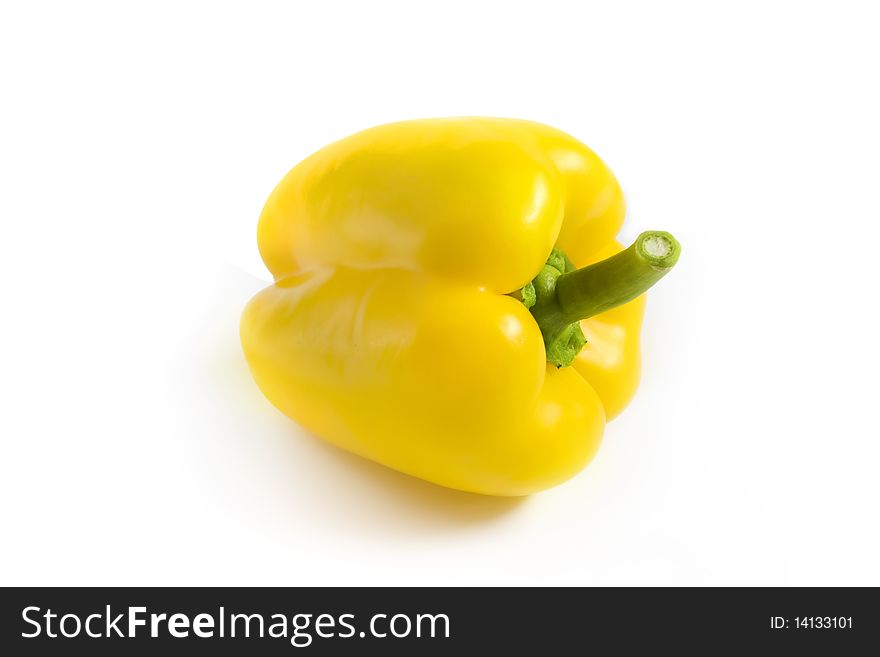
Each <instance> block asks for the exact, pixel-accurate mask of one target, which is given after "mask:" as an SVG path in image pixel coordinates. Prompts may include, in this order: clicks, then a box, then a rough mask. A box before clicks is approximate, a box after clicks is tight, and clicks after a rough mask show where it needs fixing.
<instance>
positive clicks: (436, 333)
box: [241, 118, 680, 495]
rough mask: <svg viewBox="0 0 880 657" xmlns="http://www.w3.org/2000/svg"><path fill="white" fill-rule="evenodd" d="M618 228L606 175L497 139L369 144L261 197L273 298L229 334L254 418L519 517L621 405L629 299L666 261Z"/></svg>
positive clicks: (536, 143)
mask: <svg viewBox="0 0 880 657" xmlns="http://www.w3.org/2000/svg"><path fill="white" fill-rule="evenodd" d="M624 214H625V205H624V200H623V195H622V193H621V190H620V187H619V185H618V183H617V181H616V180H615V178H614V176H613V174H612V173H611V171H610V170H609V169H608V167H607V166H605V164H604V163H603V162H602V161H601V160H600V159H599V158H598V157H597V156H596V154H595V153H593V152H592V151H591V150H590V149H589V148H587V147H586V146H584V145H583V144H581V143H580V142H578V141H577V140H575V139H574V138H572V137H570V136H569V135H567V134H565V133H563V132H561V131H559V130H556V129H554V128H550V127H548V126H544V125H541V124H537V123H532V122H528V121H520V120H513V119H495V118H452V119H430V120H419V121H407V122H403V123H395V124H389V125H383V126H379V127H376V128H372V129H369V130H366V131H364V132H361V133H358V134H355V135H352V136H350V137H348V138H346V139H343V140H341V141H338V142H335V143H333V144H330V145H329V146H327V147H325V148H323V149H322V150H320V151H318V152H317V153H315V154H314V155H312V156H310V157H309V158H307V159H306V160H304V161H303V162H301V163H300V164H298V165H297V166H296V167H294V169H292V170H291V171H290V172H289V173H288V174H287V175H286V176H285V177H284V179H283V180H282V181H281V182H280V183H279V185H278V186H277V187H276V188H275V190H274V191H273V192H272V194H271V196H270V197H269V199H268V201H267V202H266V205H265V207H264V209H263V212H262V215H261V216H260V221H259V227H258V243H259V247H260V253H261V255H262V257H263V260H264V261H265V263H266V265H267V266H268V268H269V269H270V271H271V272H272V274H273V275H274V278H275V283H274V285H271V286H270V287H268V288H266V289H265V290H263V291H262V292H260V293H259V294H257V295H256V296H255V297H254V298H253V299H252V300H251V301H250V303H249V304H248V305H247V307H246V308H245V311H244V313H243V316H242V320H241V340H242V346H243V348H244V353H245V356H246V359H247V362H248V364H249V367H250V369H251V372H252V374H253V376H254V378H255V380H256V382H257V384H258V385H259V387H260V389H261V390H262V391H263V393H264V394H265V395H266V397H267V398H268V399H269V400H270V401H271V402H272V403H273V404H274V405H275V406H276V407H278V408H279V409H280V410H281V411H282V412H283V413H284V414H286V415H288V416H289V417H291V418H292V419H294V420H296V421H297V422H298V423H300V424H301V425H302V426H303V427H305V428H306V429H308V430H310V431H311V432H313V433H315V434H316V435H318V436H321V437H322V438H324V439H326V440H328V441H329V442H331V443H333V444H335V445H338V446H340V447H342V448H344V449H347V450H350V451H352V452H354V453H357V454H360V455H361V456H364V457H366V458H369V459H372V460H375V461H378V462H379V463H383V464H384V465H387V466H389V467H392V468H395V469H397V470H400V471H402V472H405V473H407V474H410V475H413V476H416V477H421V478H422V479H426V480H428V481H431V482H433V483H436V484H440V485H443V486H448V487H451V488H456V489H460V490H465V491H470V492H475V493H483V494H489V495H528V494H531V493H534V492H537V491H540V490H543V489H546V488H549V487H551V486H554V485H557V484H559V483H561V482H563V481H565V480H566V479H568V478H570V477H572V476H573V475H575V474H576V473H578V472H579V471H580V470H581V469H583V467H584V466H585V465H586V464H587V463H588V462H589V461H590V459H591V458H592V457H593V455H594V454H595V452H596V450H597V449H598V446H599V443H600V440H601V437H602V433H603V430H604V426H605V423H606V421H607V420H608V419H610V418H612V417H614V416H615V415H617V414H618V413H619V412H620V411H621V410H622V409H623V407H624V406H625V405H626V404H627V403H628V402H629V400H630V399H631V398H632V396H633V394H634V393H635V389H636V386H637V384H638V379H639V371H640V355H639V332H640V327H641V321H642V316H643V313H644V294H643V292H644V291H645V290H646V289H647V288H648V287H650V286H651V285H653V284H654V283H656V282H657V281H658V280H659V279H660V278H661V277H662V276H663V275H665V274H666V273H667V272H668V271H669V269H671V267H672V266H673V265H674V264H675V262H676V261H677V259H678V255H679V252H680V246H679V245H678V243H677V241H676V240H675V238H673V237H672V236H671V235H669V234H668V233H663V232H660V231H649V232H647V233H643V234H642V235H641V236H640V237H639V239H638V240H636V243H635V244H633V245H632V246H630V247H629V248H627V249H624V248H623V246H622V245H620V244H618V243H617V242H616V241H615V239H614V238H615V236H616V235H617V232H618V231H619V229H620V226H621V224H622V222H623V218H624Z"/></svg>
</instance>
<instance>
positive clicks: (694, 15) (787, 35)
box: [0, 0, 880, 585]
mask: <svg viewBox="0 0 880 657" xmlns="http://www.w3.org/2000/svg"><path fill="white" fill-rule="evenodd" d="M874 11H876V8H875V9H874ZM874 11H872V9H871V3H869V2H865V3H861V4H860V3H855V2H825V3H813V2H791V3H785V2H757V3H747V2H737V3H726V8H725V7H724V6H723V5H722V3H704V2H693V3H681V2H674V3H661V2H645V3H630V2H613V3H612V2H604V1H603V2H596V3H584V2H578V3H574V2H572V3H559V2H549V1H547V0H544V1H542V2H534V3H517V2H509V1H508V2H495V3H486V2H475V1H470V2H461V3H459V2H454V1H452V0H444V1H443V2H436V3H431V4H428V3H416V2H397V3H391V2H376V1H371V2H352V3H339V2H321V3H318V2H315V3H292V2H283V3H268V2H248V3H244V2H242V3H237V4H227V3H220V2H205V3H197V2H182V3H178V2H173V3H160V2H153V3H138V4H135V3H112V2H108V3H94V2H82V3H60V2H59V3H57V4H48V3H42V2H31V3H25V2H13V3H4V4H3V8H2V10H0V72H2V79H0V84H2V87H0V95H2V102H0V118H2V121H0V273H2V278H0V280H2V301H3V304H2V323H0V356H2V360H0V400H2V401H0V404H2V410H0V436H2V457H0V458H2V461H0V468H2V476H0V505H2V506H0V527H2V529H0V531H2V540H0V583H2V584H7V585H8V584H119V585H122V584H124V585H136V584H141V585H152V584H186V585H195V584H217V585H219V584H254V585H260V584H262V585H268V584H279V585H281V584H285V585H298V584H413V585H427V584H605V585H618V584H624V585H629V584H644V585H654V584H672V585H678V584H697V585H702V584H727V585H744V584H761V585H783V584H797V585H805V584H820V585H825V584H849V585H859V584H873V585H880V561H878V559H877V555H878V553H880V529H878V511H877V506H878V501H880V484H878V478H877V472H878V463H880V431H878V428H877V425H878V417H877V406H878V399H877V398H878V392H880V390H878V384H877V378H878V377H877V372H878V367H880V348H878V344H880V332H878V320H877V298H878V295H877V292H876V287H877V282H876V279H877V273H878V265H877V257H878V241H880V228H878V226H880V198H878V181H880V127H878V126H880V97H878V63H880V41H878V38H877V31H878V24H880V23H878V17H877V15H876V13H874ZM462 114H471V115H472V114H480V115H501V116H514V117H521V118H528V119H534V120H538V121H541V122H544V123H548V124H551V125H554V126H557V127H559V128H562V129H564V130H566V131H568V132H570V133H571V134H573V135H575V136H577V137H578V138H580V139H581V140H583V141H584V142H586V143H587V144H589V145H590V146H591V147H593V148H594V149H595V150H596V151H597V152H598V153H599V154H600V155H601V156H602V157H603V158H604V159H605V160H606V161H607V162H608V164H609V165H610V166H611V167H612V168H613V169H614V171H615V172H616V174H617V176H618V178H619V179H620V181H621V183H622V185H623V187H624V190H625V192H626V194H627V198H628V202H629V206H630V212H629V215H628V219H627V224H626V227H625V229H624V237H625V238H627V239H629V238H632V237H634V236H635V235H636V234H638V232H640V231H641V230H643V229H648V228H661V229H667V230H670V231H672V232H674V233H675V234H676V235H677V236H678V237H679V238H680V240H681V242H682V243H683V246H684V252H683V256H682V259H681V261H680V263H679V266H678V268H677V269H676V271H675V272H674V273H673V274H671V275H670V276H669V277H668V278H667V279H665V280H664V281H663V283H662V284H661V285H660V286H658V288H657V289H656V291H655V292H652V293H651V298H650V301H649V307H648V317H647V321H646V325H645V329H644V337H645V344H644V348H645V368H644V371H645V375H644V379H643V384H642V387H641V389H640V391H639V394H638V396H637V398H636V400H635V401H634V402H633V404H632V405H631V406H630V408H629V409H628V410H627V412H626V413H625V414H624V415H623V416H621V417H620V418H619V419H617V420H616V421H614V422H613V423H611V424H610V425H609V426H608V429H607V431H606V437H605V441H604V444H603V446H602V449H601V451H600V453H599V455H598V457H597V458H596V460H595V461H594V462H593V463H592V464H591V465H590V466H589V468H588V469H587V470H586V471H584V472H583V473H582V474H581V475H580V476H579V477H577V478H576V479H574V480H572V481H571V482H569V483H567V484H565V485H562V486H560V487H558V488H556V489H554V490H551V491H548V492H545V493H542V494H539V495H536V496H533V497H532V498H529V499H527V500H519V501H515V500H514V501H511V500H503V499H502V500H499V499H491V498H481V497H476V496H471V495H467V494H463V493H457V492H453V491H448V490H445V489H441V488H438V487H434V486H431V485H428V484H425V483H422V482H421V481H418V480H414V479H410V478H408V477H406V476H403V475H400V474H397V473H394V472H392V471H389V470H386V469H385V468H383V467H381V466H377V465H374V464H372V463H369V462H365V461H362V460H360V459H358V458H356V457H353V456H350V455H348V454H347V453H343V452H340V451H339V450H337V449H334V448H331V447H328V446H326V445H325V444H323V443H322V442H320V441H319V440H316V439H315V438H312V437H310V436H308V435H306V434H305V433H304V432H301V431H300V430H299V429H298V428H297V427H296V426H295V425H294V424H293V423H292V422H291V421H289V420H287V419H286V418H284V417H283V416H281V415H280V414H279V413H278V412H277V411H275V410H274V409H273V408H272V407H271V406H270V405H269V404H268V403H267V402H266V401H265V400H264V399H263V398H262V396H261V395H260V393H259V391H258V390H257V388H256V386H255V385H254V384H253V382H252V381H251V380H250V378H249V375H248V372H247V370H246V367H245V364H244V361H243V358H242V355H241V352H240V348H239V345H238V338H237V322H238V315H239V312H240V310H241V308H242V306H243V304H244V303H245V302H246V300H247V299H248V298H249V297H250V295H251V294H253V293H254V292H255V291H256V290H258V289H260V288H261V287H262V286H263V285H264V284H265V282H266V281H268V280H269V276H268V273H267V272H266V271H265V270H264V268H263V267H262V264H261V262H260V260H259V257H258V253H257V246H256V239H255V225H256V219H257V216H258V214H259V211H260V208H261V206H262V204H263V202H264V200H265V198H266V197H267V195H268V193H269V192H270V191H271V189H272V187H273V186H274V185H275V183H276V182H277V181H278V180H279V179H280V178H281V176H282V175H283V174H284V173H285V172H286V171H287V170H288V169H289V168H290V167H291V166H293V165H294V164H295V163H296V162H297V161H299V160H300V159H302V158H303V157H305V156H307V155H308V154H310V153H311V152H312V151H314V150H316V149H317V148H319V147H321V146H322V145H324V144H325V143H327V142H329V141H331V140H334V139H337V138H340V137H343V136H345V135H347V134H349V133H351V132H354V131H357V130H359V129H362V128H366V127H369V126H371V125H374V124H378V123H384V122H388V121H393V120H398V119H405V118H417V117H426V116H445V115H462Z"/></svg>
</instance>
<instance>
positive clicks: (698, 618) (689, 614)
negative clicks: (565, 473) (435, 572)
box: [0, 588, 880, 656]
mask: <svg viewBox="0 0 880 657" xmlns="http://www.w3.org/2000/svg"><path fill="white" fill-rule="evenodd" d="M0 624H2V625H0V627H2V635H0V648H2V650H0V654H5V655H30V654H39V655H49V654H67V653H69V652H70V650H72V649H76V650H77V651H79V650H82V651H85V654H90V655H120V654H162V655H163V656H164V655H192V654H200V653H202V652H204V653H205V654H212V655H213V654H248V655H254V654H261V655H262V654H273V655H283V654H296V653H299V652H306V653H309V654H316V655H324V654H326V655H331V654H332V655H339V654H360V653H363V652H364V651H366V652H368V653H373V652H379V653H381V654H401V655H403V654H407V655H412V654H419V655H434V654H437V655H440V654H450V653H453V652H458V651H461V650H465V651H469V650H477V649H489V650H491V651H492V654H498V651H512V654H524V653H527V652H530V651H533V652H534V653H536V654H555V653H557V652H563V651H566V652H583V653H584V654H586V653H589V652H593V651H594V650H596V649H598V648H602V649H609V648H610V649H613V650H614V654H641V653H642V652H644V650H645V647H646V646H648V647H651V646H654V647H655V648H656V649H657V650H661V649H662V650H663V651H664V652H665V651H666V650H672V651H675V652H687V653H692V652H698V653H701V654H715V653H717V651H718V650H719V649H722V648H723V649H725V651H727V650H740V651H743V652H744V653H745V652H746V651H748V653H749V654H751V653H752V652H754V651H755V650H761V651H764V650H767V651H770V650H773V651H783V650H784V651H790V650H791V651H793V650H797V651H799V653H800V654H835V655H846V654H857V652H858V651H859V650H862V649H865V648H869V647H870V646H873V647H874V649H876V647H877V646H878V639H880V631H878V627H880V603H878V597H877V592H876V589H840V588H833V589H832V588H824V589H817V588H810V589H807V588H785V589H779V588H776V589H752V588H748V589H747V588H737V589H709V588H701V589H684V588H675V589H659V588H651V589H638V588H628V589H600V588H591V589H582V588H577V589H576V588H571V589H548V588H531V589H529V588H500V589H498V588H496V589H462V588H439V589H424V588H420V589H416V588H412V589H407V588H270V589H265V588H263V589H260V588H200V589H191V588H30V589H28V588H20V589H16V588H12V589H3V590H2V606H0ZM637 651H639V652H637ZM859 654H862V653H859Z"/></svg>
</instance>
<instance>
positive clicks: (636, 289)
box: [530, 230, 681, 367]
mask: <svg viewBox="0 0 880 657" xmlns="http://www.w3.org/2000/svg"><path fill="white" fill-rule="evenodd" d="M554 253H556V251H554ZM680 253H681V245H680V244H679V243H678V241H677V240H676V239H675V238H674V237H673V236H672V235H670V234H669V233H666V232H663V231H658V230H651V231H647V232H644V233H642V234H641V235H639V236H638V238H637V239H636V241H635V242H634V243H633V244H632V245H631V246H630V247H629V248H627V249H624V250H623V251H621V252H620V253H618V254H616V255H613V256H611V257H610V258H607V259H605V260H602V261H600V262H597V263H595V264H592V265H589V266H588V267H583V268H582V269H575V270H573V271H572V270H571V268H570V266H564V267H563V268H560V267H555V266H552V265H551V260H552V254H551V259H550V260H548V261H547V265H545V266H544V268H543V269H542V270H541V273H539V274H538V276H537V277H536V278H535V279H534V280H533V281H532V283H531V284H530V285H533V286H534V289H535V291H536V293H537V294H536V301H535V303H534V305H533V306H532V307H531V308H530V310H531V312H532V315H533V316H534V318H535V321H536V322H537V323H538V326H539V327H540V329H541V333H542V334H543V336H544V344H545V345H546V347H547V360H548V361H550V362H551V363H553V364H555V365H556V366H557V367H565V366H567V365H570V364H571V362H572V361H573V360H574V357H575V356H577V354H578V352H580V350H581V348H582V347H583V346H584V344H585V343H586V340H585V339H584V337H583V333H582V332H581V330H580V325H579V324H578V322H579V321H580V320H583V319H588V318H590V317H593V316H594V315H598V314H599V313H603V312H605V311H606V310H611V309H612V308H616V307H617V306H620V305H623V304H625V303H627V302H628V301H632V300H633V299H635V298H636V297H637V296H639V295H641V294H643V293H644V292H645V291H646V290H648V289H649V288H650V287H651V286H652V285H654V284H655V283H656V282H657V281H659V280H660V279H661V278H663V277H664V276H665V275H666V274H667V273H669V271H670V270H671V269H672V267H673V266H674V265H675V263H676V262H678V256H679V254H680ZM563 269H564V270H567V271H563Z"/></svg>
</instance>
